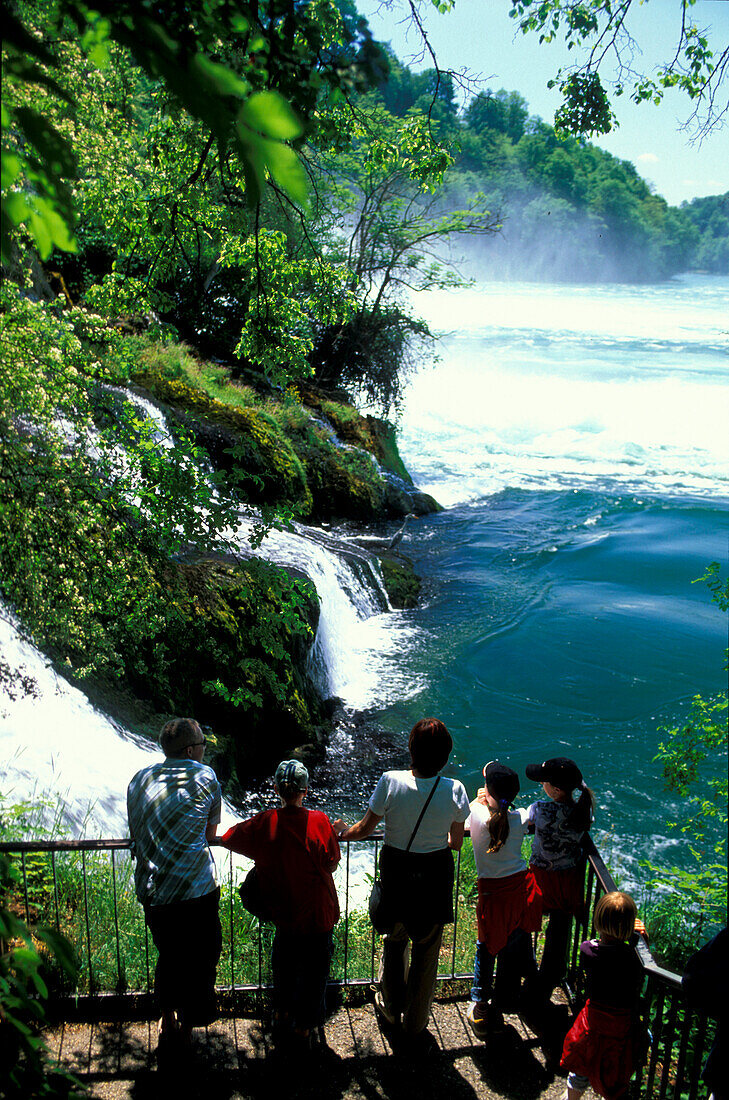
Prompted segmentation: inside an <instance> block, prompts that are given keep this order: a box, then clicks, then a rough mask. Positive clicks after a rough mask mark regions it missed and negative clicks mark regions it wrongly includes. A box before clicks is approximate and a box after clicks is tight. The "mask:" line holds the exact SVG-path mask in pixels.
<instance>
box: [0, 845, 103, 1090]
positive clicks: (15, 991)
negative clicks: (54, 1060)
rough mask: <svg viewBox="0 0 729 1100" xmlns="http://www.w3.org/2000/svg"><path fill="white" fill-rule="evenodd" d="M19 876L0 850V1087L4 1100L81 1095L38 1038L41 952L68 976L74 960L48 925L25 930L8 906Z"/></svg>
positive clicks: (43, 990)
mask: <svg viewBox="0 0 729 1100" xmlns="http://www.w3.org/2000/svg"><path fill="white" fill-rule="evenodd" d="M20 878H21V876H20V873H19V871H18V870H17V868H16V867H15V866H14V865H13V864H12V863H11V862H10V860H9V859H8V857H7V856H6V855H4V854H3V853H1V852H0V1017H1V1022H0V1088H1V1089H2V1094H3V1096H5V1097H7V1098H8V1100H25V1098H26V1097H28V1096H34V1097H74V1096H77V1097H80V1096H82V1095H83V1092H82V1088H81V1083H80V1082H79V1081H78V1080H77V1079H76V1078H75V1077H73V1076H72V1075H71V1074H69V1073H66V1072H63V1071H61V1070H57V1069H53V1068H52V1067H51V1064H50V1059H49V1056H48V1051H47V1048H46V1045H45V1043H44V1042H43V1040H42V1039H41V1038H40V1036H39V1035H38V1034H37V1028H38V1025H39V1024H41V1023H42V1022H43V1020H44V1018H45V1012H44V1008H43V1002H44V1001H45V1000H47V998H48V986H47V984H46V980H45V975H44V970H45V960H44V954H47V955H50V956H51V957H52V958H53V959H54V960H55V963H56V964H57V965H58V966H59V967H61V968H62V969H63V970H64V971H65V972H66V973H67V974H68V975H69V977H71V978H73V977H74V976H75V974H76V973H77V971H78V962H77V960H76V956H75V953H74V951H73V949H72V947H71V944H70V943H69V941H68V940H67V939H66V937H65V936H63V935H62V934H61V933H59V932H57V931H56V929H55V928H53V927H51V926H50V925H45V924H42V925H36V926H34V927H29V926H28V925H27V924H26V923H25V921H24V920H22V918H21V917H19V916H18V915H17V913H16V912H15V911H14V910H13V909H12V908H11V907H10V905H11V903H10V900H9V895H11V894H12V893H16V891H17V890H18V884H19V882H20ZM16 897H17V894H16Z"/></svg>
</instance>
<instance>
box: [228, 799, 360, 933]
mask: <svg viewBox="0 0 729 1100" xmlns="http://www.w3.org/2000/svg"><path fill="white" fill-rule="evenodd" d="M220 843H221V844H222V845H223V846H224V847H226V848H231V849H232V850H233V851H234V852H239V853H240V854H241V855H244V856H248V857H249V859H253V860H255V863H256V871H257V874H258V878H259V883H260V888H261V893H262V894H263V896H264V897H265V898H266V900H267V902H268V903H269V904H270V906H271V909H272V912H273V922H274V924H275V925H276V927H277V928H281V929H284V930H285V931H288V932H296V933H299V934H300V935H311V934H312V933H319V932H331V930H332V928H333V927H334V925H335V924H336V923H337V920H338V919H339V902H338V901H337V891H336V889H335V886H334V879H333V878H332V873H331V872H332V868H333V867H335V866H336V865H337V863H338V862H339V843H338V841H337V838H336V836H335V835H334V830H333V829H332V826H331V823H330V821H329V818H328V817H327V816H326V814H323V813H322V812H321V810H307V809H304V807H303V806H283V807H281V808H280V809H277V810H265V811H264V812H263V813H260V814H256V816H255V817H252V818H249V820H248V821H241V822H240V823H239V824H238V825H234V826H233V827H232V828H231V829H228V831H227V833H224V835H223V836H222V837H221V838H220Z"/></svg>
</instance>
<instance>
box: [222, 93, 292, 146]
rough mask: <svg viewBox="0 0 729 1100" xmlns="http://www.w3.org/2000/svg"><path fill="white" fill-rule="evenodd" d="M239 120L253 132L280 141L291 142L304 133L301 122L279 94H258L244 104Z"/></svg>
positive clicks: (239, 113)
mask: <svg viewBox="0 0 729 1100" xmlns="http://www.w3.org/2000/svg"><path fill="white" fill-rule="evenodd" d="M238 119H239V121H240V122H242V123H243V124H244V125H245V126H248V127H249V128H250V129H251V130H257V131H258V132H259V133H261V134H265V135H266V137H270V138H276V139H277V140H279V141H290V140H291V139H292V138H295V137H298V136H299V135H300V134H301V133H302V132H303V127H302V125H301V122H300V121H299V119H298V118H297V117H296V115H295V113H294V111H293V110H292V109H291V107H290V106H289V104H288V103H287V102H286V100H285V99H283V97H282V96H280V95H279V94H278V92H256V94H255V95H252V96H251V98H250V99H248V100H247V101H246V102H245V103H244V104H243V106H242V107H241V109H240V111H239V112H238Z"/></svg>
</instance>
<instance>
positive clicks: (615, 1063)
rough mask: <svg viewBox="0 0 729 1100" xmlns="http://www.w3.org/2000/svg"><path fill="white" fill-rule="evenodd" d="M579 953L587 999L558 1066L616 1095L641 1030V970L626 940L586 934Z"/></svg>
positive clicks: (613, 1099)
mask: <svg viewBox="0 0 729 1100" xmlns="http://www.w3.org/2000/svg"><path fill="white" fill-rule="evenodd" d="M580 956H581V959H582V962H583V963H584V965H585V969H586V977H587V992H588V999H587V1004H586V1005H585V1007H584V1008H583V1009H582V1011H581V1012H580V1014H579V1016H578V1017H577V1019H576V1020H575V1022H574V1023H573V1025H572V1027H571V1028H570V1030H569V1032H568V1033H567V1038H566V1039H565V1041H564V1046H563V1048H562V1061H561V1065H562V1068H563V1069H566V1070H567V1071H568V1072H570V1073H577V1074H579V1075H580V1076H581V1077H587V1078H588V1080H589V1082H590V1084H591V1085H592V1087H593V1089H594V1090H595V1092H596V1093H598V1095H600V1096H604V1097H605V1098H606V1100H619V1098H620V1097H623V1096H624V1095H625V1093H626V1092H627V1089H628V1084H629V1083H630V1078H631V1077H632V1075H633V1070H634V1069H635V1066H636V1053H637V1046H638V1042H639V1036H640V1020H639V1017H638V1013H637V1002H638V997H639V995H640V991H641V988H642V985H643V980H644V975H643V968H642V966H641V963H640V960H639V959H638V956H637V954H636V952H635V948H634V947H633V946H632V945H629V944H627V943H609V944H603V943H600V942H599V941H597V940H586V941H585V942H584V943H583V944H582V946H581V947H580Z"/></svg>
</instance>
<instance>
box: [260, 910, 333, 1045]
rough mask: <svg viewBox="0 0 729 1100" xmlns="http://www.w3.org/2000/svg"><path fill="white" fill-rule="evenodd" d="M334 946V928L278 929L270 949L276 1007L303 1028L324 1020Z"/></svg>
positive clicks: (318, 1025) (308, 1027)
mask: <svg viewBox="0 0 729 1100" xmlns="http://www.w3.org/2000/svg"><path fill="white" fill-rule="evenodd" d="M332 950H333V944H332V934H331V932H311V933H309V934H301V933H300V932H287V931H285V930H284V929H281V928H277V929H276V935H275V936H274V939H273V950H272V952H271V969H272V971H273V1004H274V1009H275V1011H276V1012H280V1013H287V1014H288V1016H289V1017H290V1018H291V1021H292V1023H293V1025H294V1027H297V1028H300V1029H301V1030H302V1031H308V1030H310V1029H311V1028H313V1027H320V1026H321V1024H323V1023H324V1017H325V1015H326V1005H325V999H326V991H327V981H328V980H329V963H330V962H331V958H332Z"/></svg>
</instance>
